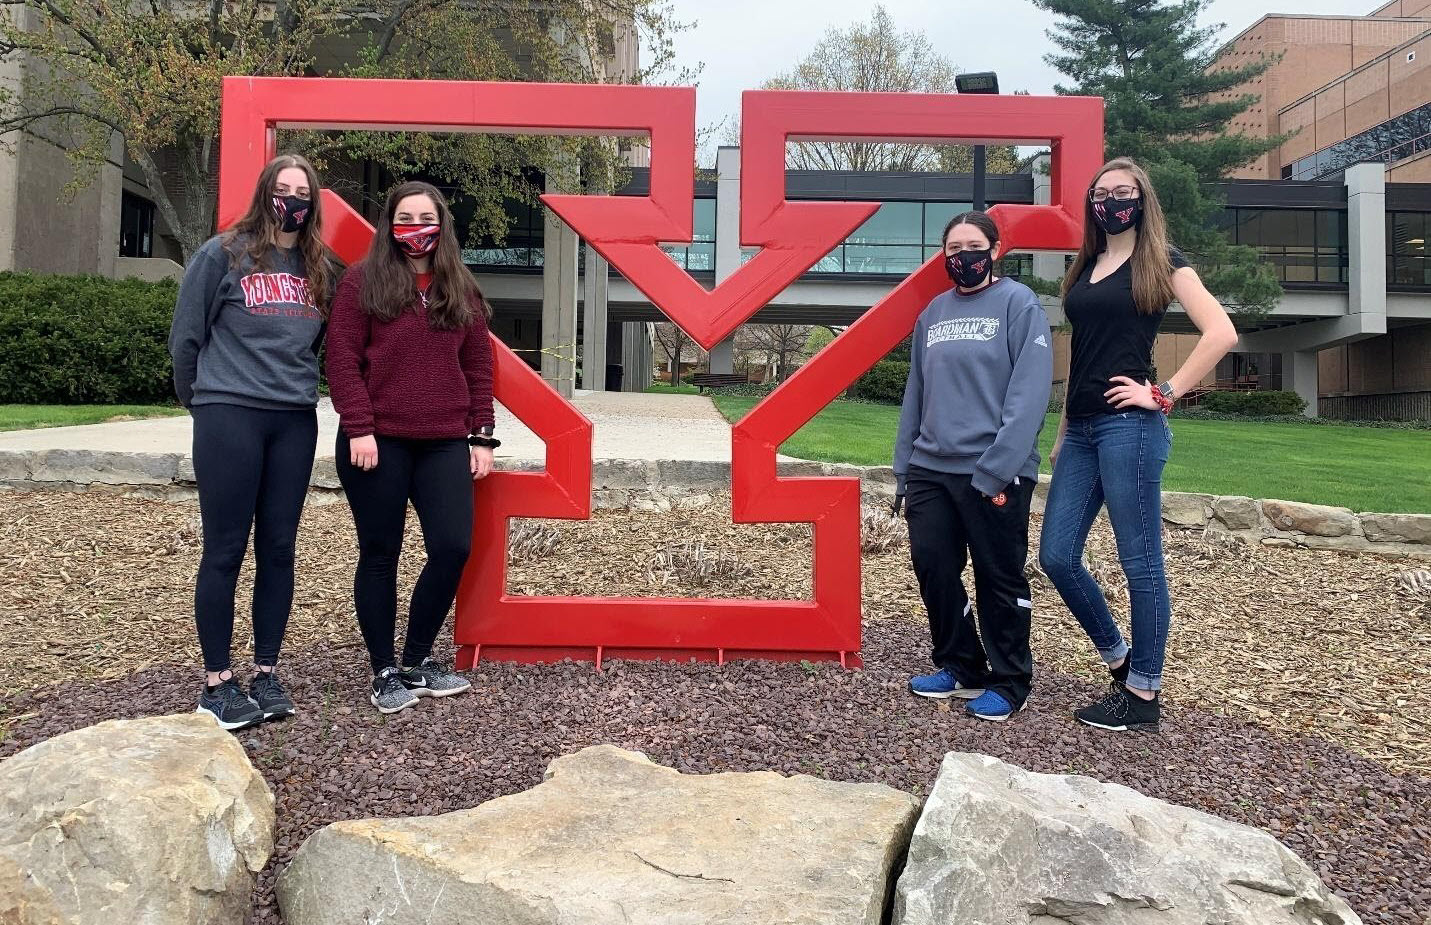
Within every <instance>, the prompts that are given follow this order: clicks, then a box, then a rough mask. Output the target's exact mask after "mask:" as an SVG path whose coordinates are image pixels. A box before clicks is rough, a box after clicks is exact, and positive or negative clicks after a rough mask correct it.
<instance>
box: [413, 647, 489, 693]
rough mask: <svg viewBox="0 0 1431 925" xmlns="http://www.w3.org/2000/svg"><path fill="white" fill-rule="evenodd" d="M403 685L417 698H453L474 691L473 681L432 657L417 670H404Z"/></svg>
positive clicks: (425, 660) (424, 661)
mask: <svg viewBox="0 0 1431 925" xmlns="http://www.w3.org/2000/svg"><path fill="white" fill-rule="evenodd" d="M402 683H403V684H405V685H407V689H408V690H409V691H411V692H412V693H413V695H414V696H416V697H451V696H452V695H453V694H460V693H462V692H463V691H470V690H471V689H472V682H471V681H469V680H467V679H466V678H464V677H462V675H460V674H458V673H456V672H455V671H449V670H447V668H446V667H445V666H443V665H441V664H440V663H438V662H436V661H433V659H432V658H430V657H429V658H425V659H423V660H422V664H420V665H418V666H417V667H415V668H404V669H403V679H402Z"/></svg>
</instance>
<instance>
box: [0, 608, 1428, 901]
mask: <svg viewBox="0 0 1431 925" xmlns="http://www.w3.org/2000/svg"><path fill="white" fill-rule="evenodd" d="M926 635H927V631H926V630H925V629H924V628H923V627H922V626H919V625H916V624H913V623H909V622H903V621H893V620H886V621H878V622H874V623H871V624H869V625H867V627H866V640H865V649H864V656H865V659H866V668H865V669H864V670H863V671H854V672H846V671H842V670H840V669H839V668H838V667H837V666H832V665H802V664H789V663H785V664H778V663H769V662H764V663H760V662H737V663H732V664H728V665H726V666H724V667H716V666H715V665H711V664H672V663H659V664H658V663H649V662H608V663H607V666H606V670H605V671H604V672H603V673H597V672H596V671H595V670H593V668H592V666H591V665H589V664H572V663H563V664H557V665H547V666H517V665H506V664H484V665H481V666H479V667H478V669H477V670H476V671H475V672H473V674H472V679H473V681H474V685H475V687H474V691H473V693H472V694H470V695H466V696H461V697H454V698H451V699H449V700H439V701H433V700H428V701H424V702H423V703H422V704H420V705H419V707H417V708H416V709H413V710H408V711H404V712H403V713H399V714H396V715H395V716H393V717H391V718H386V719H384V718H380V717H379V716H378V715H377V714H376V712H375V711H374V710H373V709H372V708H371V707H370V706H369V705H368V703H367V700H366V682H367V673H366V664H365V661H366V660H365V659H364V657H363V653H362V651H361V650H360V649H352V648H347V649H342V648H327V649H321V650H315V651H309V652H303V653H295V654H293V655H290V656H288V657H286V658H285V661H284V665H283V668H282V670H283V672H284V678H285V680H286V681H287V682H288V684H289V687H290V690H291V691H292V693H293V695H294V699H295V701H296V702H297V703H298V705H299V709H300V711H301V712H300V713H299V715H298V716H296V717H294V718H293V719H291V720H288V721H286V722H282V723H275V724H270V725H266V726H263V727H260V728H258V729H256V730H249V731H246V732H244V733H242V734H240V739H241V741H242V742H243V743H244V745H245V747H246V748H247V749H248V753H249V755H250V757H251V758H252V759H253V761H254V763H255V764H256V765H257V766H258V767H259V768H260V769H261V770H262V772H263V774H264V775H265V777H267V779H268V782H269V784H270V785H271V786H272V787H273V790H274V793H275V795H276V796H277V799H278V845H277V852H276V856H275V858H274V860H273V862H272V863H270V865H269V867H268V868H267V869H266V870H265V871H264V872H263V874H262V876H261V877H260V880H259V884H258V887H257V889H256V890H255V894H254V902H255V912H254V914H253V916H252V917H251V922H252V923H254V925H274V923H278V922H280V921H281V918H280V916H279V914H278V909H277V904H276V901H275V899H274V896H273V883H274V878H275V876H276V874H277V872H278V871H279V870H281V869H282V866H283V865H284V864H285V863H287V861H288V860H289V859H290V858H291V857H292V855H293V853H294V852H295V851H296V850H297V849H298V847H299V845H301V844H302V842H303V839H304V838H306V837H307V836H308V835H309V834H310V833H312V832H313V831H314V830H315V829H317V828H319V827H321V826H323V825H325V824H327V823H329V822H333V821H336V820H339V819H352V818H361V817H368V816H405V815H420V814H433V813H441V812H448V811H451V810H456V809H465V808H470V807H473V806H476V805H478V804H480V803H483V802H485V801H487V800H490V799H492V798H494V797H497V796H501V795H504V794H509V793H514V792H517V791H521V790H525V789H528V788H530V787H533V786H535V785H536V784H537V783H539V782H540V780H541V774H542V771H543V769H544V768H545V767H546V765H547V763H548V762H549V761H551V760H552V759H553V758H555V757H557V756H558V755H562V754H566V753H569V752H573V751H575V750H577V749H580V748H582V747H585V746H587V745H593V744H597V743H602V742H610V743H614V744H616V745H619V746H622V747H625V748H632V749H638V750H640V751H643V752H645V753H646V754H647V755H649V756H650V757H651V758H652V759H653V760H655V761H659V762H661V763H663V764H666V765H670V766H672V767H675V768H678V769H680V770H682V771H687V772H697V773H710V772H716V771H748V770H759V769H771V770H775V771H779V772H782V773H786V774H795V773H804V774H813V775H816V776H819V777H824V778H829V779H833V780H849V781H882V782H884V783H887V784H890V785H892V786H894V787H898V788H900V789H903V790H907V791H909V792H912V793H915V794H921V795H922V794H924V793H926V792H927V791H928V789H929V787H930V786H931V785H932V783H933V781H934V778H935V775H936V774H937V772H938V767H939V762H940V759H941V758H942V756H943V755H944V753H945V752H948V751H976V752H984V753H986V754H990V755H994V756H997V757H999V758H1002V759H1005V760H1008V761H1012V762H1015V763H1017V764H1019V765H1022V766H1023V767H1026V768H1029V769H1030V770H1034V771H1044V772H1060V773H1079V774H1088V775H1091V776H1093V777H1096V778H1099V779H1101V780H1107V781H1113V782H1116V783H1120V784H1126V785H1128V786H1130V787H1133V788H1135V789H1137V790H1140V791H1142V792H1143V793H1146V794H1149V795H1152V796H1155V797H1159V798H1161V799H1164V800H1169V801H1172V802H1175V803H1181V804H1184V805H1188V806H1193V807H1196V808H1198V809H1202V810H1205V811H1207V812H1210V813H1214V814H1216V815H1219V816H1223V817H1225V818H1228V819H1233V820H1237V821H1239V822H1245V823H1249V824H1251V825H1257V826H1262V827H1264V828H1266V829H1269V830H1270V831H1271V832H1273V833H1274V834H1275V835H1277V836H1278V837H1279V838H1281V839H1282V841H1283V842H1284V843H1286V844H1287V845H1288V846H1289V847H1290V848H1291V849H1292V850H1294V851H1296V852H1297V853H1298V854H1299V855H1301V856H1302V857H1303V858H1304V859H1305V860H1306V861H1307V862H1308V863H1309V864H1310V865H1311V866H1312V867H1313V868H1314V869H1316V870H1317V871H1318V872H1319V873H1320V874H1321V875H1322V877H1323V878H1324V879H1325V880H1326V881H1327V883H1328V884H1329V885H1330V886H1331V887H1332V888H1333V889H1335V890H1337V892H1339V893H1340V894H1341V895H1342V896H1343V897H1344V898H1345V899H1346V900H1347V901H1348V902H1349V903H1350V904H1351V905H1352V907H1353V908H1354V909H1356V910H1357V912H1358V913H1359V914H1361V916H1362V917H1363V918H1364V920H1365V921H1366V922H1368V923H1397V925H1423V923H1424V922H1425V921H1426V919H1427V917H1428V915H1431V821H1428V818H1427V807H1428V806H1431V779H1428V778H1425V777H1420V776H1416V775H1411V774H1406V775H1398V774H1394V773H1392V772H1390V771H1388V770H1387V769H1385V768H1384V767H1382V766H1381V765H1378V764H1376V763H1374V762H1371V761H1368V760H1366V759H1364V758H1360V757H1358V756H1356V755H1354V754H1352V753H1351V752H1348V751H1346V750H1344V749H1341V748H1338V747H1336V746H1334V745H1331V744H1328V743H1326V742H1324V741H1321V740H1316V739H1287V738H1282V737H1278V736H1277V735H1275V734H1273V733H1270V732H1268V731H1266V730H1264V729H1262V728H1261V727H1258V726H1256V725H1254V724H1250V723H1246V722H1241V721H1237V720H1233V719H1229V718H1225V717H1219V716H1215V715H1212V714H1210V713H1206V712H1202V711H1196V710H1191V709H1187V710H1180V709H1177V707H1176V698H1177V691H1176V690H1171V691H1169V694H1168V696H1169V699H1170V701H1171V702H1170V706H1169V708H1168V710H1167V711H1166V718H1165V720H1164V723H1163V729H1162V732H1161V733H1159V734H1123V735H1120V734H1109V733H1102V732H1100V731H1098V730H1092V729H1085V728H1082V727H1079V726H1077V725H1075V724H1074V722H1073V721H1072V719H1071V718H1070V716H1069V711H1070V710H1072V709H1073V708H1075V707H1077V706H1082V705H1083V704H1084V703H1086V702H1087V701H1088V700H1089V699H1090V698H1091V697H1094V696H1096V695H1097V694H1098V690H1097V689H1096V688H1095V687H1093V686H1090V685H1088V684H1086V683H1084V682H1082V681H1078V680H1075V679H1072V678H1070V677H1068V676H1064V675H1057V674H1050V673H1043V674H1041V675H1040V676H1039V677H1038V678H1037V679H1036V684H1035V690H1034V696H1033V699H1032V700H1031V701H1030V705H1029V709H1028V710H1027V711H1026V712H1025V713H1022V714H1020V715H1019V716H1017V717H1015V718H1014V719H1013V720H1011V721H1009V722H1007V723H1002V724H995V723H983V722H979V721H977V720H973V719H970V718H967V717H965V716H963V715H962V714H961V713H960V708H959V706H958V705H957V704H956V705H954V706H953V709H952V710H950V711H947V712H946V711H945V710H944V709H942V708H941V706H940V705H939V704H936V703H933V702H930V701H925V700H920V699H917V698H915V697H913V696H911V695H910V694H909V693H908V691H907V690H906V689H905V684H906V681H907V679H908V676H909V674H910V673H911V672H913V671H922V670H924V669H925V664H926V657H927V656H926V654H925V651H926V645H927V642H926ZM198 683H199V680H198V676H197V674H196V673H195V671H194V670H193V669H192V668H189V667H181V666H170V667H159V668H154V669H150V670H146V671H143V672H141V673H139V674H137V675H134V676H132V677H129V678H125V679H122V680H119V681H113V682H107V683H91V682H84V683H75V684H71V685H68V686H62V687H58V688H51V689H48V690H46V691H44V692H42V693H40V694H38V695H26V696H22V697H20V698H18V699H16V700H14V701H12V702H11V703H10V704H8V705H7V707H6V709H7V711H8V712H9V713H10V715H12V716H17V715H18V716H22V715H23V714H26V713H31V714H33V715H31V716H29V718H21V719H19V721H18V722H16V723H15V724H14V726H13V727H12V729H11V735H10V737H9V738H8V739H7V740H6V741H4V742H3V743H0V756H5V755H9V754H12V753H14V752H16V751H18V750H20V749H22V748H24V747H26V746H28V745H31V744H34V743H35V742H38V741H40V740H42V739H45V738H47V737H50V736H54V735H57V734H59V733H61V732H65V731H68V730H71V729H76V728H80V727H82V726H86V725H89V724H92V723H95V722H99V721H101V720H104V719H110V718H115V717H137V716H145V715H155V714H162V713H171V712H179V711H187V710H192V709H193V704H194V698H195V696H196V693H197V685H198Z"/></svg>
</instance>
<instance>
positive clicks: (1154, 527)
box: [1039, 408, 1173, 691]
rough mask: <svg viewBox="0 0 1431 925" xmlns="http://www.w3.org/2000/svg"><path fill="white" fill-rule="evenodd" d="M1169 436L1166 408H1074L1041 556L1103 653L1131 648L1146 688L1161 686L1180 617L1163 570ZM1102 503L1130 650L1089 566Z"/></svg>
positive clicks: (1135, 682) (1134, 674)
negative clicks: (1119, 571) (1122, 591)
mask: <svg viewBox="0 0 1431 925" xmlns="http://www.w3.org/2000/svg"><path fill="white" fill-rule="evenodd" d="M1172 443H1173V432H1172V430H1170V429H1169V427H1168V422H1167V419H1166V417H1165V416H1164V415H1163V414H1162V412H1159V411H1146V410H1144V409H1141V408H1134V409H1132V410H1129V411H1126V412H1122V413H1118V414H1093V415H1082V416H1075V417H1070V418H1069V419H1068V429H1067V431H1066V433H1065V434H1064V437H1063V446H1062V448H1061V450H1060V451H1059V454H1058V461H1057V462H1056V463H1055V464H1054V469H1053V484H1052V485H1051V486H1050V488H1049V494H1048V503H1047V504H1046V505H1045V508H1044V515H1043V536H1042V539H1041V540H1040V541H1039V565H1041V566H1042V567H1043V570H1044V572H1045V573H1046V574H1047V575H1048V577H1049V580H1051V581H1052V582H1053V584H1054V587H1056V588H1058V593H1059V594H1060V595H1061V596H1062V597H1063V602H1064V603H1065V604H1067V605H1068V609H1069V610H1071V611H1072V612H1073V615H1074V617H1076V618H1077V619H1078V622H1079V623H1080V624H1081V625H1082V626H1083V629H1084V631H1085V632H1087V633H1088V636H1089V638H1090V639H1092V640H1093V644H1094V645H1095V646H1097V647H1098V651H1099V653H1100V654H1101V655H1102V656H1103V660H1104V661H1105V662H1107V663H1108V664H1110V665H1112V664H1115V663H1117V662H1119V661H1121V660H1122V659H1123V658H1125V657H1129V658H1130V659H1131V661H1130V662H1129V671H1128V686H1129V687H1133V688H1137V689H1138V690H1145V691H1156V690H1158V689H1159V688H1161V687H1162V678H1163V654H1164V650H1165V649H1166V648H1167V642H1168V627H1169V625H1170V624H1171V623H1172V616H1173V614H1172V603H1171V601H1170V600H1169V599H1168V581H1167V576H1166V575H1165V574H1164V571H1163V517H1162V477H1163V466H1164V465H1166V464H1167V461H1168V450H1169V449H1171V447H1172ZM1104 504H1107V505H1108V519H1109V520H1110V521H1112V524H1113V535H1114V537H1115V538H1116V539H1117V541H1118V559H1119V561H1120V562H1121V563H1122V565H1123V574H1124V575H1126V576H1127V578H1128V597H1129V599H1130V601H1131V605H1132V611H1133V613H1132V621H1131V622H1132V630H1133V644H1132V647H1131V649H1130V648H1129V645H1128V643H1126V642H1124V641H1123V634H1122V633H1120V632H1119V631H1118V624H1117V623H1115V622H1114V621H1113V615H1112V614H1111V613H1110V612H1109V611H1108V601H1107V599H1106V598H1105V597H1104V596H1103V592H1102V590H1101V589H1100V588H1099V587H1098V582H1096V581H1094V580H1093V576H1092V575H1090V574H1089V573H1088V569H1086V568H1084V566H1083V547H1084V545H1085V544H1086V543H1087V542H1088V531H1089V530H1090V529H1091V528H1092V527H1093V520H1094V518H1096V517H1097V516H1098V510H1099V508H1101V507H1103V505H1104ZM1130 653H1131V654H1130Z"/></svg>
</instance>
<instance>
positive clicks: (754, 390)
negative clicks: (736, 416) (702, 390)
mask: <svg viewBox="0 0 1431 925" xmlns="http://www.w3.org/2000/svg"><path fill="white" fill-rule="evenodd" d="M777 385H779V383H778V382H773V381H772V382H742V383H741V384H740V385H724V386H721V387H720V388H718V389H707V390H706V394H707V395H733V396H736V397H739V398H764V397H765V396H767V395H769V394H770V393H771V392H774V391H775V387H776V386H777Z"/></svg>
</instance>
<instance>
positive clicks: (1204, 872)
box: [893, 753, 1360, 925]
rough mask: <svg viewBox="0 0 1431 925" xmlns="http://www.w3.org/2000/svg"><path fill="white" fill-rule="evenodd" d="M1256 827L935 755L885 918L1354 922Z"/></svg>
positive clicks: (1114, 791)
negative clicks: (937, 761)
mask: <svg viewBox="0 0 1431 925" xmlns="http://www.w3.org/2000/svg"><path fill="white" fill-rule="evenodd" d="M1359 922H1360V920H1359V919H1358V918H1357V917H1356V915H1355V914H1354V913H1353V912H1352V911H1351V909H1350V908H1348V907H1347V905H1346V903H1344V902H1342V901H1341V900H1340V899H1338V898H1337V897H1336V896H1334V895H1333V894H1332V893H1331V892H1330V891H1328V890H1327V888H1326V887H1325V886H1323V885H1322V882H1321V881H1320V880H1319V879H1318V878H1317V877H1316V875H1314V874H1313V873H1312V872H1311V871H1310V870H1309V869H1308V868H1307V866H1306V865H1305V864H1303V863H1302V862H1301V861H1300V860H1299V859H1298V858H1297V856H1296V855H1295V854H1293V853H1292V852H1291V851H1289V850H1287V848H1286V847H1284V846H1283V845H1282V844H1281V843H1280V842H1278V841H1277V840H1276V839H1275V838H1273V837H1272V836H1271V835H1269V834H1267V833H1266V832H1264V831H1262V830H1261V829H1255V828H1251V827H1249V826H1245V825H1239V824H1237V823H1235V822H1227V821H1225V820H1222V819H1218V818H1216V817H1214V816H1209V815H1207V814H1206V813H1201V812H1198V811H1196V810H1192V809H1187V808H1186V807H1182V806H1173V805H1171V804H1168V803H1164V802H1162V801H1161V800H1155V799H1153V798H1151V797H1147V796H1144V795H1142V794H1140V793H1138V792H1137V791H1135V790H1130V789H1128V788H1127V787H1120V786H1118V785H1116V784H1104V783H1100V782H1099V781H1096V780H1093V779H1091V778H1088V777H1074V776H1064V775H1055V774H1033V773H1030V772H1028V771H1025V770H1023V769H1021V768H1018V767H1015V766H1014V765H1011V764H1005V763H1004V762H1002V761H999V760H997V759H995V758H989V757H987V756H984V755H969V754H959V753H953V754H949V755H947V756H945V758H944V765H943V768H942V769H941V770H940V773H939V779H938V781H937V782H936V783H935V785H934V790H933V792H932V793H931V794H930V796H929V800H928V802H927V803H926V804H925V807H924V812H923V814H922V815H921V816H920V819H919V824H918V825H917V826H916V827H915V830H914V837H913V839H912V840H911V843H910V848H909V862H908V865H907V866H906V868H905V870H904V873H903V874H902V875H901V876H900V878H899V884H898V889H897V893H896V896H895V906H894V919H893V925H936V923H937V925H950V923H958V925H1064V923H1077V925H1212V923H1215V925H1293V923H1295V925H1354V923H1359Z"/></svg>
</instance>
